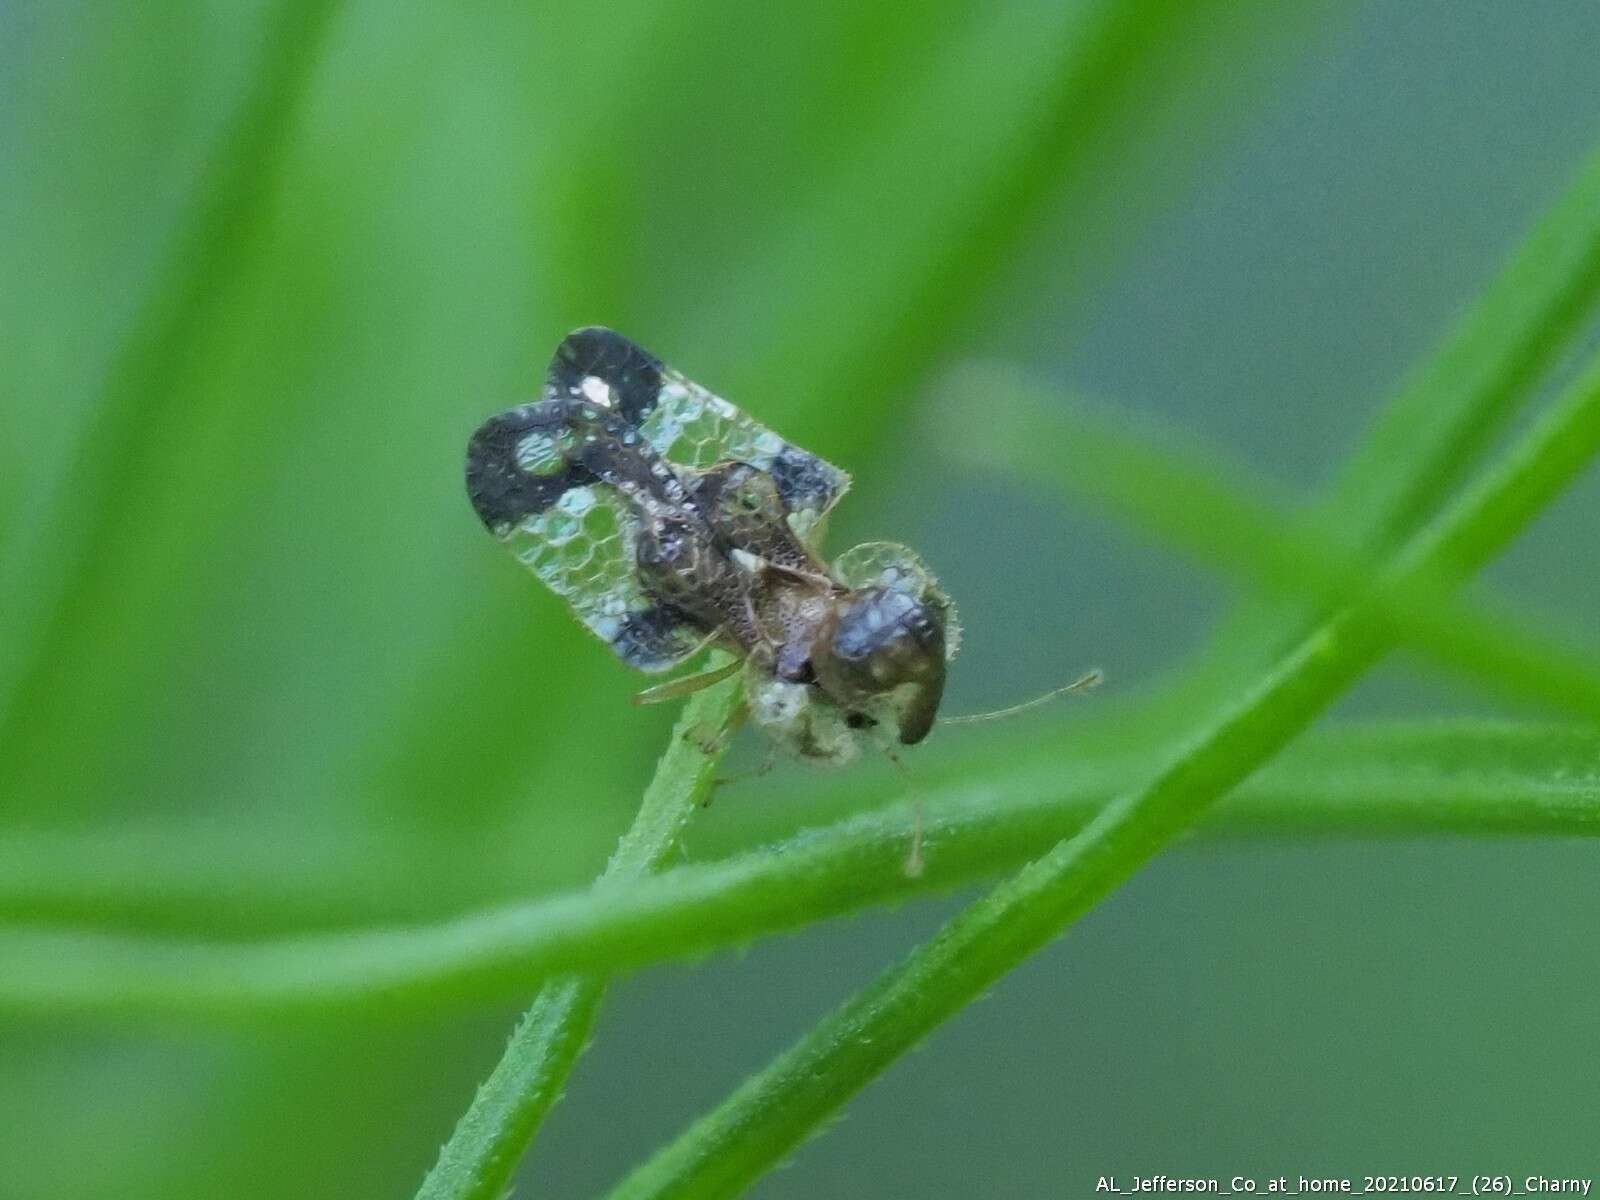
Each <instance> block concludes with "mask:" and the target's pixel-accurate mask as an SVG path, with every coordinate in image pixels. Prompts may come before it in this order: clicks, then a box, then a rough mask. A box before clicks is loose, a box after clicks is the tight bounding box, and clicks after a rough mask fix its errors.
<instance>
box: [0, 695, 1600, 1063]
mask: <svg viewBox="0 0 1600 1200" xmlns="http://www.w3.org/2000/svg"><path fill="white" fill-rule="evenodd" d="M1597 762H1600V734H1596V733H1594V732H1592V731H1589V730H1577V729H1565V728H1559V727H1558V728H1549V727H1544V726H1518V725H1507V724H1500V723H1483V722H1457V723H1439V724H1431V723H1430V724H1427V725H1411V724H1399V725H1380V726H1375V727H1370V728H1356V729H1350V730H1344V731H1341V732H1339V733H1337V734H1333V735H1320V736H1316V737H1312V738H1308V739H1306V740H1305V741H1304V742H1303V743H1301V744H1300V745H1297V746H1296V747H1295V748H1294V749H1293V750H1292V751H1291V752H1289V753H1288V754H1286V755H1285V756H1284V757H1283V758H1282V759H1281V760H1279V761H1277V762H1275V763H1273V764H1272V766H1271V767H1270V768H1268V769H1267V770H1265V771H1262V772H1260V773H1259V774H1258V775H1256V776H1254V777H1252V778H1251V779H1249V780H1247V781H1246V782H1245V783H1244V784H1242V785H1241V786H1240V787H1239V789H1238V790H1237V791H1236V792H1235V793H1234V795H1233V796H1231V797H1230V798H1229V799H1228V800H1226V801H1224V802H1223V803H1222V804H1220V805H1219V806H1218V807H1217V808H1216V809H1214V810H1213V811H1212V812H1211V813H1210V814H1209V815H1208V818H1207V819H1206V820H1205V822H1204V823H1203V824H1202V826H1201V828H1202V830H1204V831H1209V833H1210V835H1211V836H1212V837H1213V838H1223V839H1232V838H1241V837H1243V838H1261V837H1279V836H1291V837H1305V836H1307V835H1324V836H1343V837H1374V836H1406V835H1429V834H1450V835H1456V836H1461V835H1467V836H1484V835H1491V834H1501V835H1504V834H1542V835H1546V836H1555V835H1577V836H1591V837H1592V836H1596V835H1600V769H1597V768H1596V766H1595V764H1596V763H1597ZM977 778H980V779H982V782H981V783H974V782H971V781H970V777H967V781H965V782H963V781H951V782H950V783H948V784H946V785H945V786H942V787H934V788H932V789H928V788H924V789H923V791H922V795H923V802H924V808H925V816H926V827H927V834H926V836H927V853H926V855H925V857H926V860H927V867H926V870H925V871H924V872H923V874H922V875H920V876H918V877H917V878H915V879H911V878H908V877H907V876H906V875H905V874H904V873H903V871H902V870H901V869H900V868H901V866H902V864H903V863H904V861H905V856H906V845H907V837H908V830H909V829H910V825H911V814H910V812H909V809H908V807H907V806H906V805H905V804H897V805H894V806H891V807H889V808H887V809H884V810H881V811H878V812H871V813H865V814H862V815H859V816H855V817H851V818H849V819H847V820H844V821H841V822H838V823H836V824H834V825H830V826H827V827H824V828H820V829H815V830H811V831H808V832H806V833H803V834H800V835H799V836H797V837H794V838H791V839H789V840H788V841H785V842H782V843H780V844H778V845H775V846H771V847H768V848H765V849H760V850H753V851H748V852H745V853H742V854H738V855H735V856H733V857H731V858H728V859H725V860H722V861H719V862H712V863H706V864H699V865H695V866H683V867H677V868H674V869H673V870H671V871H666V872H663V873H661V874H659V875H655V876H648V877H644V878H639V879H636V880H632V881H630V882H629V883H628V884H627V886H619V887H607V888H603V889H589V890H586V891H582V892H573V893H568V894H565V895H560V896H554V897H550V898H547V899H542V900H538V901H533V902H530V903H527V904H522V905H516V906H513V907H510V908H503V909H496V910H494V911H490V912H484V913H479V914H473V915H470V916H467V917H463V918H458V919H456V920H453V921H450V922H447V923H444V924H440V925H435V926H424V927H412V928H407V929H404V930H393V931H365V932H358V933H341V934H321V935H314V936H309V937H301V938H297V939H285V940H280V941H278V942H258V943H252V944H248V945H242V946H224V945H216V944H185V943H173V942H161V941H156V940H154V939H150V938H139V937H131V936H127V935H117V934H108V933H88V932H77V931H70V930H61V929H36V930H28V929H21V928H15V927H13V928H10V929H0V1008H9V1009H12V1010H21V1011H32V1012H48V1013H51V1014H54V1015H58V1016H59V1015H61V1014H63V1013H69V1012H77V1013H81V1014H92V1015H117V1016H128V1015H162V1016H167V1017H172V1016H180V1015H181V1016H184V1017H219V1016H220V1017H235V1018H237V1017H257V1016H261V1015H263V1014H266V1013H269V1012H273V1011H281V1010H283V1009H286V1008H305V1007H313V1006H341V1005H342V1006H350V1005H362V1004H372V1003H374V1002H380V1003H383V1004H385V1005H387V1006H391V1007H392V1006H395V1005H402V1004H403V1005H423V1004H426V1005H428V1006H429V1007H437V1006H438V1005H440V1004H441V1003H446V1002H451V1001H459V1002H471V1003H481V1002H482V1001H484V1000H485V999H488V998H494V997H499V996H506V997H511V996H514V995H518V994H522V993H523V992H524V990H525V989H526V988H527V987H529V986H532V985H533V984H535V983H537V982H538V981H539V980H541V979H545V978H548V977H549V976H551V975H554V974H557V973H567V972H580V971H581V972H592V973H595V974H602V973H604V974H611V973H616V972H618V971H623V970H627V969H631V968H636V967H640V966H644V965H647V964H650V963H656V962H661V961H664V960H669V959H684V958H694V957H697V956H699V955H703V954H706V953H709V952H711V951H714V950H717V949H723V948H727V947H729V946H735V945H743V944H746V943H748V942H750V941H752V940H754V939H756V938H759V937H763V936H767V935H770V934H774V933H779V932H783V931H785V930H789V929H794V928H798V927H801V926H804V925H809V924H812V923H815V922H818V921H821V920H825V919H827V918H829V917H833V916H837V915H842V914H844V913H849V912H856V911H860V910H861V909H864V908H867V907H870V906H872V905H876V904H883V903H893V902H897V901H902V900H905V899H907V898H909V897H912V896H915V895H923V894H928V893H931V892H936V891H942V890H948V889H950V888H953V887H957V886H960V885H962V884H966V883H971V882H974V881H976V880H980V879H984V878H992V877H993V876H995V875H998V874H1001V873H1003V872H1004V871H1008V870H1015V869H1017V868H1018V867H1021V866H1022V865H1024V864H1025V863H1027V862H1028V861H1029V860H1031V859H1033V858H1035V857H1037V856H1038V855H1039V854H1040V853H1041V852H1043V851H1044V850H1046V849H1048V848H1049V847H1050V846H1051V845H1053V844H1054V843H1055V842H1057V841H1059V840H1060V839H1061V838H1063V837H1067V836H1070V835H1071V834H1073V833H1075V832H1077V831H1078V830H1079V829H1081V828H1082V827H1083V825H1084V824H1085V822H1087V821H1088V820H1089V818H1090V817H1092V816H1093V815H1094V814H1095V813H1096V812H1097V811H1099V809H1100V808H1101V807H1102V806H1103V805H1104V804H1105V803H1106V802H1107V801H1109V800H1110V799H1111V798H1112V797H1114V796H1116V795H1118V794H1120V793H1121V792H1123V791H1125V790H1127V789H1128V788H1129V787H1131V786H1133V785H1134V784H1135V783H1136V782H1137V780H1138V778H1139V775H1138V773H1137V771H1136V768H1135V766H1134V765H1133V764H1132V763H1131V762H1127V763H1123V764H1120V765H1112V764H1101V765H1099V766H1086V765H1083V764H1079V763H1076V762H1075V763H1074V764H1073V765H1072V766H1071V767H1068V768H1063V767H1062V766H1061V765H1060V764H1059V763H1056V762H1053V761H1050V760H1049V758H1046V757H1043V756H1038V755H1036V756H1034V758H1033V760H1031V761H1016V760H1015V758H1014V756H1013V758H1012V761H1009V762H1008V763H1006V764H1005V765H1002V766H997V767H996V768H995V769H994V770H993V771H986V772H982V773H980V774H979V775H978V776H977ZM560 998H561V997H559V996H555V995H551V996H544V997H541V1001H540V1004H541V1006H542V1009H543V1010H545V1011H546V1012H548V1013H552V1014H559V1013H560V1012H562V1011H568V1010H570V1009H571V1008H573V1007H575V1001H574V1000H573V999H568V1000H565V1002H564V1003H560V1004H558V1003H557V1000H558V999H560ZM575 1024H576V1023H575V1022H571V1021H565V1022H563V1021H558V1020H556V1019H555V1018H554V1016H553V1015H550V1016H545V1017H544V1019H543V1020H541V1022H540V1023H539V1025H538V1027H539V1028H542V1029H545V1030H546V1036H547V1037H550V1036H553V1035H554V1034H555V1033H559V1032H563V1031H565V1030H567V1029H569V1028H571V1027H573V1026H574V1025H575ZM529 1057H532V1058H536V1059H537V1058H542V1059H543V1060H546V1061H548V1059H550V1058H551V1057H553V1056H551V1055H549V1054H546V1055H543V1056H529Z"/></svg>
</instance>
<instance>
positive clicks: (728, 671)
mask: <svg viewBox="0 0 1600 1200" xmlns="http://www.w3.org/2000/svg"><path fill="white" fill-rule="evenodd" d="M713 636H715V635H713ZM742 666H744V660H743V659H740V658H735V659H733V660H732V661H731V662H726V663H723V664H722V665H721V666H720V667H712V668H711V670H709V671H698V672H696V673H695V674H693V675H684V676H681V677H680V678H678V679H669V680H667V682H666V683H658V684H656V685H655V686H654V687H647V688H645V689H644V691H642V692H635V693H634V694H633V696H632V697H631V699H632V700H633V703H635V704H661V703H663V702H664V701H667V700H678V699H681V698H682V697H684V696H692V695H694V693H696V692H700V691H704V690H705V689H706V688H708V687H711V686H712V685H713V684H718V683H721V682H722V681H723V680H724V679H726V678H728V676H730V675H732V674H734V673H735V672H736V671H738V669H739V668H740V667H742Z"/></svg>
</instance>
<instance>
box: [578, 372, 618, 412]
mask: <svg viewBox="0 0 1600 1200" xmlns="http://www.w3.org/2000/svg"><path fill="white" fill-rule="evenodd" d="M578 387H579V389H580V390H581V391H582V392H583V394H584V396H585V397H587V398H588V399H589V400H590V401H592V402H593V403H595V404H598V405H600V407H602V408H610V407H611V405H612V399H611V385H610V384H608V383H607V382H606V381H605V380H604V379H601V378H600V377H599V376H598V375H585V376H584V377H583V382H582V383H580V384H579V385H578Z"/></svg>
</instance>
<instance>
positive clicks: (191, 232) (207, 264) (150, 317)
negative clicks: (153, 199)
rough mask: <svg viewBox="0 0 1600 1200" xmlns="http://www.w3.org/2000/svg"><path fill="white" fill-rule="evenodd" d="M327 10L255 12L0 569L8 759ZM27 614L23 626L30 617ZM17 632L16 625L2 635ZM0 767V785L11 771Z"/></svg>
mask: <svg viewBox="0 0 1600 1200" xmlns="http://www.w3.org/2000/svg"><path fill="white" fill-rule="evenodd" d="M339 9H340V5H339V4H338V3H337V0H283V2H282V3H277V4H273V5H269V6H268V11H267V13H266V22H267V24H266V27H265V29H264V30H263V33H262V37H261V44H262V50H261V54H260V57H259V64H260V66H259V71H258V73H257V75H256V76H255V78H254V79H252V81H251V83H250V86H249V89H248V91H247V92H246V93H245V95H244V96H243V97H242V98H241V101H240V104H239V108H238V111H237V112H236V113H234V114H233V117H232V119H231V120H230V121H229V123H228V125H227V127H226V128H225V129H224V131H223V133H222V135H221V136H219V137H218V139H217V142H216V147H217V148H216V152H215V156H214V161H213V162H212V163H211V164H210V166H209V168H208V169H207V171H206V174H205V177H204V178H203V179H202V180H200V181H199V183H198V184H197V185H196V187H195V188H194V193H193V199H192V201H191V203H190V211H189V212H188V213H187V214H186V215H185V217H184V219H183V220H182V221H181V223H180V225H179V227H178V229H177V230H176V232H175V236H174V244H173V245H172V247H171V248H170V249H169V251H168V252H167V253H166V255H165V256H164V261H163V264H162V266H161V268H160V271H159V274H158V277H157V278H156V279H155V280H154V281H153V282H152V284H151V286H150V288H149V289H148V292H147V299H146V301H145V303H144V304H143V305H142V307H141V308H140V309H139V310H138V311H137V312H136V313H135V315H134V317H133V319H132V321H131V322H130V324H129V327H128V329H127V331H126V333H125V336H124V338H123V340H122V342H121V344H120V345H118V346H117V347H116V349H115V351H114V353H113V356H112V359H111V362H110V365H109V366H108V367H107V369H106V373H105V377H104V384H103V386H102V388H101V390H100V394H99V396H98V397H97V398H96V403H95V404H94V406H93V408H92V410H91V413H92V415H91V420H90V422H89V425H88V427H87V428H86V429H85V430H84V431H83V435H82V436H81V437H80V438H79V439H78V445H77V449H76V451H75V461H74V463H73V464H72V465H71V466H70V468H69V469H67V470H65V471H63V472H62V474H61V477H60V478H61V479H62V481H63V487H62V488H61V494H60V496H59V497H57V498H55V500H54V503H53V510H54V511H52V513H51V514H50V517H49V519H48V520H47V521H46V522H45V523H44V524H43V525H42V527H41V529H40V533H39V537H38V539H37V545H38V552H37V553H27V554H21V553H17V554H13V555H12V556H11V561H8V562H0V607H3V608H4V609H5V610H6V611H7V612H8V613H10V614H11V617H10V618H9V619H10V621H11V622H12V623H13V628H12V630H11V636H9V637H7V638H3V639H0V744H4V745H7V746H8V747H10V748H11V752H10V754H8V755H7V756H6V759H10V758H12V757H13V756H15V755H17V754H19V753H20V752H21V751H20V747H21V746H22V744H23V742H24V740H25V734H26V733H27V732H28V730H30V729H31V725H30V724H29V722H30V721H33V720H39V719H43V718H40V717H39V716H38V714H40V713H47V712H49V711H51V706H50V704H48V703H47V702H45V701H44V700H42V699H41V697H42V696H44V695H46V694H47V692H48V689H49V686H50V675H51V672H52V671H53V670H56V669H59V666H60V664H61V663H62V662H64V661H67V660H68V659H69V657H70V654H69V651H76V650H81V649H82V647H81V645H79V644H77V643H79V642H80V641H81V638H82V636H83V635H82V622H81V617H82V614H83V613H84V612H86V611H90V610H92V609H94V607H95V606H96V605H97V604H98V605H101V606H103V607H111V608H115V606H116V597H115V596H114V595H110V594H109V593H108V590H107V587H106V580H105V577H104V570H105V568H104V563H105V561H106V560H107V558H108V557H109V556H108V554H107V551H106V547H107V545H108V544H110V543H112V542H113V541H114V540H115V539H117V538H119V537H124V536H125V534H123V533H122V532H120V531H119V530H117V529H116V527H115V524H114V522H108V521H106V520H105V519H104V518H103V514H105V513H107V512H115V511H118V510H119V508H121V507H122V506H124V505H126V504H128V503H129V497H130V495H132V494H134V492H133V488H132V487H131V485H130V480H133V479H136V478H138V474H139V470H140V468H141V466H142V465H143V464H144V463H145V461H146V459H147V458H148V456H149V454H150V453H151V446H152V443H153V442H154V441H157V440H159V436H158V433H157V431H160V430H164V429H166V428H169V427H171V426H172V424H173V423H174V422H175V421H176V420H177V418H175V417H174V416H173V415H172V413H171V409H172V407H173V406H174V404H175V400H174V398H173V388H172V386H171V381H172V379H173V378H174V377H175V376H177V375H178V374H179V373H180V370H181V367H182V364H183V363H184V362H185V361H186V359H187V358H188V357H189V356H191V355H192V353H193V346H194V343H195V341H196V340H197V338H198V336H199V331H200V330H202V329H203V328H204V326H205V323H206V322H207V321H208V320H210V319H211V317H212V314H213V311H214V309H215V307H216V305H217V303H218V299H219V297H220V296H222V295H223V294H224V293H225V290H226V288H227V287H228V286H229V285H230V283H231V282H232V280H233V279H235V278H236V277H237V276H238V274H239V273H240V272H241V270H242V269H243V266H244V264H245V263H246V262H247V261H248V258H249V255H250V252H251V249H252V246H253V241H252V239H253V237H254V236H255V233H256V230H257V228H258V226H259V225H260V223H261V221H262V220H263V219H264V215H265V212H266V210H267V208H268V206H269V204H270V202H271V199H272V196H273V188H274V185H275V183H276V182H277V177H278V175H279V172H280V170H281V164H282V162H283V159H284V156H285V154H286V153H287V150H288V147H289V144H290V135H291V133H292V131H293V125H294V121H295V120H296V119H297V116H298V114H299V111H300V106H301V105H302V103H303V102H304V99H305V95H306V93H307V91H308V89H309V87H310V85H311V81H312V76H313V72H314V70H315V68H316V66H317V64H318V63H319V62H320V61H321V56H322V51H323V47H324V45H325V42H326V39H327V38H328V36H329V33H330V31H331V29H332V28H333V26H334V21H335V18H336V17H337V15H338V12H339ZM34 614H37V616H36V617H35V616H34ZM19 620H21V621H22V624H23V627H22V628H21V629H17V628H15V627H14V625H15V623H16V622H17V621H19ZM13 765H14V764H13V763H11V762H9V761H6V760H0V778H4V777H5V776H6V774H7V772H8V771H10V770H11V769H13Z"/></svg>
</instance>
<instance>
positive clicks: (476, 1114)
mask: <svg viewBox="0 0 1600 1200" xmlns="http://www.w3.org/2000/svg"><path fill="white" fill-rule="evenodd" d="M739 687H740V684H739V681H738V680H737V679H730V680H728V681H726V682H724V683H722V684H719V685H718V686H716V687H714V688H708V689H707V690H705V691H703V692H701V693H699V694H698V695H696V696H694V697H693V698H691V699H690V701H689V703H688V704H686V705H685V706H684V710H683V715H682V716H681V717H680V718H679V719H678V724H677V726H676V728H675V729H674V730H673V734H672V740H671V741H670V742H669V743H668V745H667V749H666V752H665V753H664V754H662V756H661V761H660V762H659V763H658V764H657V766H656V772H655V775H654V777H653V778H652V779H651V780H650V786H649V787H647V788H646V789H645V793H644V799H643V801H642V802H641V804H640V806H639V814H638V816H637V817H635V818H634V821H633V825H632V826H631V827H630V828H629V829H628V831H627V832H626V833H625V834H623V836H622V840H621V842H620V843H618V845H617V849H616V852H615V853H614V854H613V855H612V856H611V861H610V862H608V863H607V864H606V868H605V871H604V872H603V873H602V874H601V876H600V879H599V880H598V882H597V883H596V885H595V889H596V891H597V892H600V893H604V892H606V891H608V890H610V889H612V888H613V887H615V886H616V885H617V884H619V883H621V882H624V881H631V880H636V879H638V878H640V877H642V876H644V875H646V874H649V873H650V872H652V871H655V870H657V869H658V868H660V866H661V865H662V864H663V863H664V862H665V861H666V860H667V856H668V855H669V854H671V853H672V851H673V850H674V848H675V847H676V846H677V844H678V835H679V834H680V833H681V832H682V830H683V827H684V825H685V824H687V822H688V820H689V817H690V816H691V815H692V814H693V813H694V811H695V809H696V808H697V807H698V806H699V805H700V804H701V803H702V802H703V801H704V800H705V799H706V797H707V796H708V795H710V790H711V785H712V782H713V776H714V773H715V771H716V766H717V763H718V761H719V760H720V759H721V757H722V751H723V750H724V748H725V746H724V745H723V742H724V741H725V739H723V738H721V737H720V736H719V735H720V733H721V731H722V730H723V729H724V728H725V726H726V725H727V723H728V720H729V717H730V714H731V713H732V712H733V706H734V703H735V700H736V698H737V696H738V693H739ZM708 737H709V738H714V739H716V740H715V744H711V743H710V742H708V740H707V739H708ZM605 986H606V985H605V980H604V979H603V978H599V977H593V976H578V977H572V978H563V979H555V980H552V981H550V982H549V983H546V984H545V985H544V987H543V988H541V989H540V991H539V995H538V996H537V997H536V998H535V1000H534V1002H533V1005H532V1007H530V1008H529V1009H528V1011H527V1013H526V1014H525V1015H524V1016H523V1018H522V1022H521V1024H519V1025H518V1026H517V1028H516V1031H515V1032H514V1033H513V1034H512V1035H511V1042H510V1044H509V1045H508V1046H507V1047H506V1049H505V1053H504V1054H502V1055H501V1057H500V1061H499V1062H498V1063H497V1064H495V1068H494V1070H493V1072H491V1073H490V1075H489V1078H488V1079H487V1080H485V1081H484V1083H483V1084H482V1086H481V1087H479V1088H478V1093H477V1095H475V1096H474V1097H473V1098H472V1103H471V1104H470V1105H469V1106H468V1107H467V1111H466V1112H465V1113H464V1114H463V1115H462V1117H461V1120H460V1121H459V1122H458V1123H457V1125H456V1128H455V1131H454V1132H453V1133H452V1134H451V1135H450V1140H449V1141H447V1142H446V1143H445V1144H444V1147H443V1149H441V1150H440V1152H439V1161H438V1162H436V1163H435V1164H434V1167H433V1169H432V1170H431V1171H429V1172H428V1176H427V1178H426V1179H424V1180H423V1181H422V1187H421V1188H420V1189H419V1190H418V1192H417V1196H418V1200H499V1198H500V1197H502V1196H504V1195H505V1193H506V1189H507V1188H508V1186H509V1184H510V1180H511V1175H512V1173H513V1172H514V1171H515V1170H516V1167H517V1163H518V1162H519V1161H521V1159H522V1156H523V1154H524V1153H525V1152H526V1151H527V1148H528V1145H529V1143H531V1142H532V1141H533V1138H534V1135H535V1134H536V1133H537V1132H538V1131H539V1126H540V1125H542V1124H543V1123H544V1119H545V1117H546V1116H547V1115H548V1114H549V1112H550V1109H551V1108H552V1107H553V1106H554V1104H555V1102H556V1101H557V1100H559V1099H560V1098H561V1091H562V1088H563V1087H564V1086H565V1084H566V1080H567V1076H568V1075H569V1074H571V1073H572V1068H573V1067H574V1066H575V1065H576V1063H577V1061H578V1056H579V1055H580V1054H582V1053H583V1050H584V1047H585V1045H586V1044H587V1043H588V1040H589V1033H590V1031H591V1030H592V1029H593V1027H594V1020H595V1016H596V1014H597V1013H598V1012H599V1009H600V1001H601V999H602V997H603V996H604V993H605Z"/></svg>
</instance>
